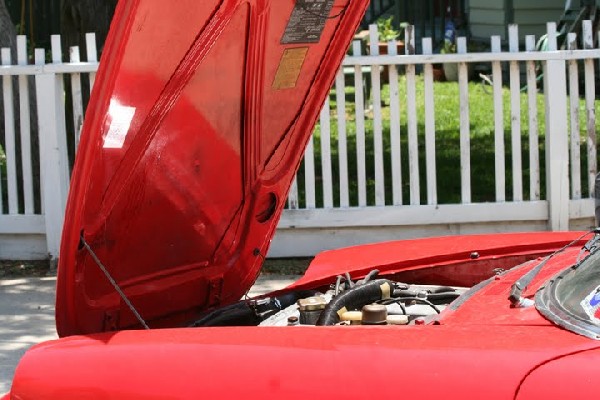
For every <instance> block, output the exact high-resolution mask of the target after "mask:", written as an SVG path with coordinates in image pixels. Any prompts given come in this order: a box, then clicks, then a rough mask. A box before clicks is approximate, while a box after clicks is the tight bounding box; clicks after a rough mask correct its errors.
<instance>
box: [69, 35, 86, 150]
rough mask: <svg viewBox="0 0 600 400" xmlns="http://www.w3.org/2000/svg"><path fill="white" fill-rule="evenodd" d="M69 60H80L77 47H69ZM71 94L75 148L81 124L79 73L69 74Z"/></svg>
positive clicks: (81, 103) (81, 107)
mask: <svg viewBox="0 0 600 400" xmlns="http://www.w3.org/2000/svg"><path fill="white" fill-rule="evenodd" d="M69 50H70V51H69V52H70V62H72V63H78V62H81V58H80V56H79V47H77V46H73V47H71V48H70V49H69ZM71 96H72V98H73V129H74V130H73V132H75V150H77V148H78V147H79V138H80V135H81V126H82V125H83V97H82V92H81V74H80V73H73V74H71Z"/></svg>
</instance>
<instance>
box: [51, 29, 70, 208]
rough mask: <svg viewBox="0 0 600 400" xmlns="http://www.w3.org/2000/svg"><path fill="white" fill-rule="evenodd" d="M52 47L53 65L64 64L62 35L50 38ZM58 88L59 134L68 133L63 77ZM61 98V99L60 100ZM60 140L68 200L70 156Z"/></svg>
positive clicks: (57, 85) (60, 77) (57, 118)
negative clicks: (63, 99)
mask: <svg viewBox="0 0 600 400" xmlns="http://www.w3.org/2000/svg"><path fill="white" fill-rule="evenodd" d="M50 42H51V47H52V63H53V64H62V45H61V42H60V35H52V37H51V38H50ZM56 88H57V93H56V94H55V95H56V97H58V98H57V99H56V116H55V118H56V125H57V128H58V130H59V132H66V130H67V121H66V116H65V102H64V101H62V98H63V97H64V94H63V93H64V91H65V84H64V81H63V79H62V76H59V75H57V76H56ZM59 98H60V99H59ZM60 140H61V141H62V142H64V146H62V145H61V146H59V149H58V150H59V152H60V166H61V168H62V176H63V177H64V178H66V179H65V182H64V183H62V187H61V188H60V190H61V191H62V194H63V198H64V199H66V198H67V193H68V192H69V182H70V176H71V175H70V173H69V155H68V152H67V146H66V138H65V137H61V138H60Z"/></svg>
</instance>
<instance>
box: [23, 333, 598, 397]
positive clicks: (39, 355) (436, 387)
mask: <svg viewBox="0 0 600 400" xmlns="http://www.w3.org/2000/svg"><path fill="white" fill-rule="evenodd" d="M597 347H598V343H597V342H595V341H592V340H589V339H586V338H584V337H582V336H578V335H575V334H573V333H570V332H567V331H563V330H560V329H557V328H555V327H552V326H534V327H514V326H493V325H492V326H473V325H452V326H446V325H439V326H433V325H429V326H422V327H418V326H416V327H411V328H408V329H401V328H400V329H390V327H365V326H362V327H359V328H357V329H353V328H349V329H348V328H345V327H342V328H340V327H322V328H319V329H315V328H314V327H298V328H291V329H290V328H288V327H262V328H256V327H255V328H244V333H243V334H240V328H203V329H175V330H169V329H163V330H161V329H158V330H151V331H147V332H139V331H137V332H133V331H124V332H118V333H114V334H100V335H92V336H88V337H71V338H66V339H62V340H59V341H57V342H47V343H45V344H42V345H39V346H37V347H35V348H33V349H32V350H30V351H29V352H28V353H27V354H26V355H25V356H24V357H23V359H22V360H21V363H20V364H19V367H18V369H17V373H16V379H15V381H14V384H13V388H12V393H13V394H14V395H18V396H20V397H18V398H23V399H35V398H52V399H69V398H81V397H82V396H84V397H85V398H115V399H116V398H118V399H159V398H170V399H196V398H199V397H205V398H232V399H235V398H250V399H254V398H260V399H282V398H285V399H306V398H310V397H314V396H315V394H317V397H318V398H328V399H338V398H339V399H342V398H343V399H364V398H369V397H371V396H373V393H387V394H388V395H390V396H391V397H392V398H394V397H402V398H410V399H418V398H423V399H439V398H444V399H484V398H485V399H493V400H496V399H498V400H499V399H514V398H515V395H516V394H517V393H519V391H520V387H521V385H523V382H524V383H525V384H524V388H523V389H524V390H523V393H522V395H524V396H523V397H519V399H557V398H562V399H564V398H582V396H584V395H590V394H592V393H597V390H598V386H597V379H595V377H596V375H597V373H596V372H595V371H596V370H595V369H594V368H596V369H597V365H598V361H599V360H600V354H599V352H598V351H594V350H593V349H595V348H597ZM570 354H573V355H574V357H575V358H574V361H579V362H569V358H564V357H568V356H569V355H570ZM560 358H563V360H559V361H558V367H559V368H553V364H552V360H557V359H560ZM582 361H585V362H582ZM548 363H549V364H548ZM539 366H543V367H542V368H541V369H540V370H535V369H536V368H537V367H539ZM561 366H568V368H565V369H562V368H560V367H561ZM544 369H551V370H552V371H544ZM532 370H534V371H535V372H534V375H533V376H532V378H533V381H532V382H531V383H529V382H528V380H527V377H528V374H529V373H530V372H531V371H532ZM548 372H554V373H553V374H547V373H548ZM149 382H152V383H151V384H150V383H149ZM559 389H560V390H559ZM569 389H570V390H569ZM539 393H543V394H544V395H545V396H544V395H539ZM553 394H554V395H553Z"/></svg>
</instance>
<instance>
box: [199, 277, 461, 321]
mask: <svg viewBox="0 0 600 400" xmlns="http://www.w3.org/2000/svg"><path fill="white" fill-rule="evenodd" d="M378 274H379V271H377V270H373V271H371V272H370V273H369V274H367V275H366V276H365V277H364V278H363V279H360V280H357V281H353V280H352V279H351V278H350V275H349V274H348V273H346V274H344V275H339V276H337V278H336V280H335V282H332V283H331V284H330V285H329V287H328V288H326V289H327V290H321V291H317V290H300V291H295V292H289V293H286V294H282V295H280V296H275V297H260V298H257V299H249V300H242V301H240V302H237V303H234V304H232V305H229V306H226V307H223V308H220V309H217V310H214V311H212V312H209V313H208V314H205V315H204V316H202V318H200V319H198V320H197V321H195V322H194V323H193V324H192V326H194V327H205V326H334V325H338V326H354V325H422V324H428V323H431V322H433V321H434V320H435V318H436V317H437V315H438V314H440V313H441V312H442V311H443V310H444V309H445V308H446V307H448V305H449V304H450V303H452V302H453V301H454V300H456V299H457V298H458V297H460V296H461V295H462V294H463V293H465V292H466V291H467V290H468V288H462V287H450V286H439V285H418V284H407V283H402V282H396V281H393V280H390V279H384V278H379V277H378Z"/></svg>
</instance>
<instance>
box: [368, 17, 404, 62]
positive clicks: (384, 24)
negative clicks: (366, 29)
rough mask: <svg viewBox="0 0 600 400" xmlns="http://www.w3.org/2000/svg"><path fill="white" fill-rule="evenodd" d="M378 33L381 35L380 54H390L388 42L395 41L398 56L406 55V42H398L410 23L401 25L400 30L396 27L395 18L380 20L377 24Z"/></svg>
mask: <svg viewBox="0 0 600 400" xmlns="http://www.w3.org/2000/svg"><path fill="white" fill-rule="evenodd" d="M375 23H376V24H377V33H378V34H379V43H378V47H379V54H380V55H384V54H388V42H389V41H392V40H395V41H396V46H397V52H398V54H404V41H403V40H398V38H400V37H401V35H402V33H403V32H404V30H405V29H406V26H407V25H408V23H406V22H403V23H401V24H400V25H399V27H398V29H396V28H395V27H394V17H393V16H390V17H388V18H383V17H381V18H379V19H378V20H377V21H376V22H375Z"/></svg>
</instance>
